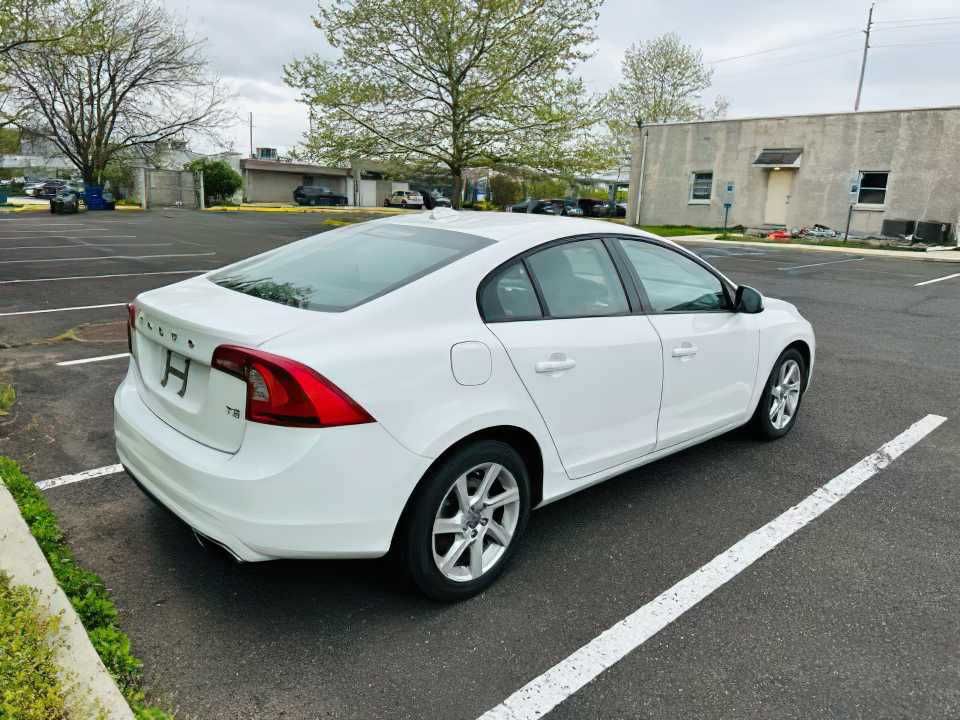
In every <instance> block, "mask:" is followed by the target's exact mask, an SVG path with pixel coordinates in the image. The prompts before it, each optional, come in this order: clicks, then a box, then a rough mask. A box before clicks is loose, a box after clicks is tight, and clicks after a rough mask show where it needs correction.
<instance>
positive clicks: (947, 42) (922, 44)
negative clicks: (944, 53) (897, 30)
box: [870, 39, 960, 48]
mask: <svg viewBox="0 0 960 720" xmlns="http://www.w3.org/2000/svg"><path fill="white" fill-rule="evenodd" d="M958 43H960V39H957V40H938V41H934V42H915V43H911V42H907V43H884V44H882V45H871V46H870V47H873V48H891V47H926V46H929V45H957V44H958Z"/></svg>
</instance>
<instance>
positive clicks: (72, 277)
mask: <svg viewBox="0 0 960 720" xmlns="http://www.w3.org/2000/svg"><path fill="white" fill-rule="evenodd" d="M205 272H210V271H209V270H155V271H153V272H142V273H113V274H111V275H67V276H65V277H47V278H32V279H25V280H0V285H13V284H14V283H35V282H55V281H57V280H103V279H105V278H120V277H140V276H141V275H192V274H194V273H196V274H198V275H199V274H200V273H205Z"/></svg>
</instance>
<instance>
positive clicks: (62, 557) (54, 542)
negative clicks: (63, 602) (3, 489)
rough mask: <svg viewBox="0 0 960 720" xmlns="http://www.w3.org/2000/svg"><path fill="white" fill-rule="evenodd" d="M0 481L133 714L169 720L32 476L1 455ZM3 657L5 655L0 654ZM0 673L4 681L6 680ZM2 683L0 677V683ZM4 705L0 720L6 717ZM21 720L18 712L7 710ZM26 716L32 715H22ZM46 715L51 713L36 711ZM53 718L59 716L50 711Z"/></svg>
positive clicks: (109, 604)
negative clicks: (145, 686) (151, 697)
mask: <svg viewBox="0 0 960 720" xmlns="http://www.w3.org/2000/svg"><path fill="white" fill-rule="evenodd" d="M0 481H2V482H3V484H4V485H6V486H7V489H8V490H9V491H10V494H11V495H13V498H14V500H16V502H17V505H18V506H19V507H20V513H21V514H22V515H23V519H24V520H26V522H27V525H28V526H29V528H30V532H31V533H32V534H33V537H34V538H35V539H36V541H37V544H38V545H39V546H40V549H41V550H42V551H43V554H44V555H45V556H46V558H47V562H49V563H50V567H51V568H52V569H53V574H54V576H56V578H57V582H59V583H60V587H61V588H63V591H64V593H66V595H67V597H68V598H69V599H70V602H71V604H72V605H73V607H74V609H75V610H76V611H77V615H78V616H79V617H80V621H81V622H82V623H83V626H84V628H86V630H87V633H88V634H89V636H90V641H91V642H92V643H93V647H94V648H96V650H97V653H98V654H99V655H100V659H101V660H103V664H104V665H105V666H106V667H107V670H109V671H110V674H111V675H113V677H114V679H115V680H116V681H117V685H118V686H119V688H120V691H121V692H122V693H123V695H124V697H125V698H126V699H127V702H128V703H130V707H131V708H132V709H133V712H134V715H136V717H137V718H139V719H140V720H171V718H172V716H171V715H169V714H167V713H166V712H164V711H163V710H160V709H159V708H155V707H150V706H148V705H146V704H145V702H144V696H143V690H142V689H141V668H142V663H141V662H140V661H139V660H138V659H137V658H136V657H134V656H133V654H132V653H131V652H130V639H129V638H128V637H127V636H126V634H125V633H124V632H123V631H122V630H120V628H119V627H118V626H117V608H116V606H115V605H114V604H113V601H112V600H111V599H110V596H109V595H108V594H107V589H106V587H105V586H104V584H103V581H102V580H101V579H100V578H99V577H97V575H96V574H94V573H92V572H90V571H89V570H84V569H83V568H82V567H80V566H79V565H77V563H76V561H75V560H74V558H73V553H71V552H70V549H69V548H68V547H67V544H66V542H65V541H64V537H63V532H61V530H60V526H59V525H58V523H57V518H56V516H55V515H54V514H53V512H52V511H51V510H50V506H49V505H47V501H46V499H45V498H44V497H43V495H42V494H41V492H40V491H39V490H38V489H37V486H36V485H34V484H33V481H32V480H31V479H30V478H28V477H27V476H26V475H24V474H23V472H22V471H21V470H20V467H19V465H17V464H16V463H15V462H14V461H13V460H10V459H9V458H5V457H2V456H0ZM2 647H3V646H2V645H0V648H2ZM0 657H2V656H0ZM2 679H3V678H2V675H0V681H2ZM3 687H4V685H3V683H2V682H0V689H2V688H3ZM3 709H4V708H3V706H2V705H0V720H6V718H7V717H8V716H7V715H4V714H3V712H2V710H3ZM9 717H10V718H11V720H12V719H13V718H16V719H17V720H20V717H21V716H20V715H17V714H13V715H10V716H9ZM23 717H24V718H27V717H32V716H26V715H24V716H23ZM37 717H38V718H39V717H44V718H46V717H47V716H37ZM49 717H50V718H51V719H52V720H56V718H58V717H59V716H57V715H50V716H49Z"/></svg>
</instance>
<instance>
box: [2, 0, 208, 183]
mask: <svg viewBox="0 0 960 720" xmlns="http://www.w3.org/2000/svg"><path fill="white" fill-rule="evenodd" d="M99 1H100V0H61V2H60V3H59V4H58V5H57V6H56V11H55V13H53V15H52V17H51V18H50V19H49V30H48V31H49V32H50V33H51V34H54V35H60V36H61V39H60V40H59V41H57V42H55V43H46V44H43V45H22V46H19V47H17V48H16V49H15V50H13V51H12V52H11V55H10V57H11V63H10V68H9V76H10V78H11V80H12V85H13V91H12V92H13V96H14V99H15V102H16V105H17V107H19V108H22V109H23V113H22V115H21V117H19V118H18V121H17V123H18V125H20V126H21V127H23V128H24V129H25V130H28V131H29V132H30V133H32V134H33V135H36V136H39V137H42V138H45V139H47V140H48V141H49V142H51V143H52V144H53V145H54V146H56V147H57V149H58V150H60V152H62V153H63V154H64V155H65V156H66V157H67V158H69V159H70V160H71V161H72V162H73V164H74V165H76V167H77V169H78V170H79V171H80V173H81V175H82V176H83V179H84V180H85V181H87V182H98V181H100V180H101V179H102V176H103V172H104V170H105V169H106V167H107V166H108V165H109V163H110V161H111V160H113V159H114V158H115V157H118V156H123V155H125V154H127V153H131V152H134V151H139V150H143V149H144V148H150V147H153V146H155V145H157V144H158V143H161V142H162V141H164V140H167V139H168V138H171V137H182V136H184V135H185V134H186V133H191V132H205V133H208V134H213V133H215V131H216V130H217V129H218V128H220V127H221V126H222V125H223V123H224V122H225V120H226V119H227V116H226V114H225V112H224V110H223V107H224V102H225V97H224V95H223V93H222V91H221V88H220V84H219V83H218V82H217V81H216V80H215V79H213V78H211V77H210V75H209V73H208V71H207V61H206V59H205V57H204V55H203V45H202V42H201V41H199V40H196V39H193V38H191V37H190V36H188V35H187V33H186V31H185V30H184V29H183V26H182V24H180V23H178V22H176V21H175V20H174V18H172V17H171V15H170V14H169V13H168V12H167V11H166V10H165V9H164V8H163V6H162V5H159V4H158V3H157V2H155V0H110V2H108V3H105V4H103V5H102V6H101V5H100V4H99ZM91 17H92V18H93V19H91Z"/></svg>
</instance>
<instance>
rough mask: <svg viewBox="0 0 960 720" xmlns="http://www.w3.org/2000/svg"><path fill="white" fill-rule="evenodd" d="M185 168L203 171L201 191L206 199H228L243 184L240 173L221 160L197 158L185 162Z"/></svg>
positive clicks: (197, 171) (196, 171) (198, 171)
mask: <svg viewBox="0 0 960 720" xmlns="http://www.w3.org/2000/svg"><path fill="white" fill-rule="evenodd" d="M185 169H187V170H190V171H192V172H195V173H203V192H204V194H205V195H206V196H207V199H208V200H210V199H214V200H228V199H229V198H231V197H232V196H233V194H234V193H235V192H237V190H239V189H240V187H241V186H242V185H243V178H241V177H240V174H239V173H238V172H237V171H236V170H234V169H233V168H232V167H230V165H229V164H228V163H227V162H225V161H223V160H211V159H209V158H199V159H197V160H194V161H193V162H189V163H187V164H186V165H185Z"/></svg>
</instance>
